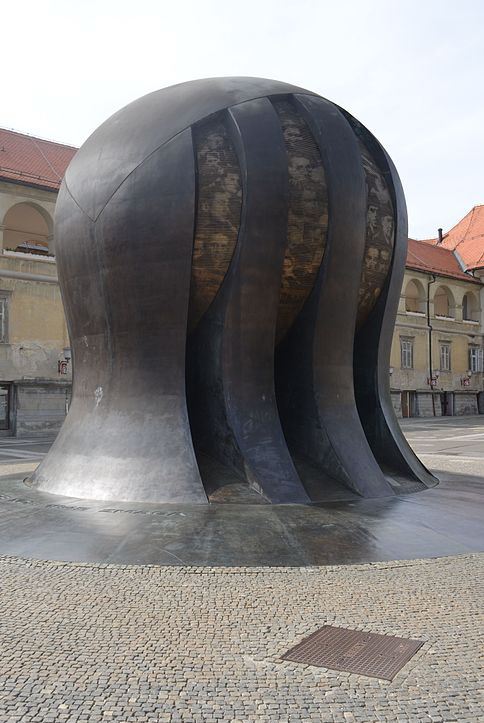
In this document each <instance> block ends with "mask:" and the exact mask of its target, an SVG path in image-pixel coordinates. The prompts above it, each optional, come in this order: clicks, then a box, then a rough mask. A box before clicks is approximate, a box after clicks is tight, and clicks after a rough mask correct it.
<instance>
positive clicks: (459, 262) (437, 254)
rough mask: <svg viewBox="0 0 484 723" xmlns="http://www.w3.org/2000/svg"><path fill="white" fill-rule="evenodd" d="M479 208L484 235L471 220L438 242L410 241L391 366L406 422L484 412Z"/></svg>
mask: <svg viewBox="0 0 484 723" xmlns="http://www.w3.org/2000/svg"><path fill="white" fill-rule="evenodd" d="M476 209H477V212H478V213H477V215H479V216H481V209H482V229H481V228H480V224H477V225H476V224H475V223H474V226H473V227H471V226H470V225H469V223H468V217H466V218H465V219H463V221H461V222H460V223H459V224H457V226H456V227H455V228H454V229H452V231H450V232H449V233H448V234H445V235H444V234H442V232H441V230H440V229H439V232H440V234H439V237H437V238H436V239H429V240H426V241H415V240H413V239H409V248H408V256H407V264H406V270H405V278H404V282H403V286H402V291H401V297H400V304H399V309H398V315H397V322H396V326H395V333H394V337H393V344H392V353H391V361H390V364H391V366H390V374H391V380H390V384H391V388H392V397H393V402H394V407H395V409H396V411H397V414H398V415H400V416H404V417H409V416H440V415H461V414H477V413H478V412H480V413H484V398H483V396H484V395H483V389H484V386H483V378H484V375H483V368H484V367H483V356H484V349H483V338H484V323H483V311H482V310H483V307H484V284H483V281H484V233H483V232H484V206H478V207H476ZM476 209H473V211H472V212H471V214H473V213H474V214H475V212H476ZM475 215H476V214H475ZM468 216H469V215H468ZM474 220H475V221H476V220H477V219H474Z"/></svg>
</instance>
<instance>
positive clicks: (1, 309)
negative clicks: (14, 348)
mask: <svg viewBox="0 0 484 723" xmlns="http://www.w3.org/2000/svg"><path fill="white" fill-rule="evenodd" d="M7 342H8V297H7V296H0V344H6V343H7Z"/></svg>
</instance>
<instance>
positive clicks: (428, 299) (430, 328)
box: [427, 229, 440, 417]
mask: <svg viewBox="0 0 484 723" xmlns="http://www.w3.org/2000/svg"><path fill="white" fill-rule="evenodd" d="M439 231H440V229H439ZM431 276H432V279H431V281H428V282H427V329H428V335H429V384H430V391H431V394H432V411H433V413H434V417H435V397H434V393H433V387H432V324H431V323H430V286H431V284H435V281H436V276H435V274H431Z"/></svg>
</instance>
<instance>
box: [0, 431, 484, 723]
mask: <svg viewBox="0 0 484 723" xmlns="http://www.w3.org/2000/svg"><path fill="white" fill-rule="evenodd" d="M402 426H403V428H404V431H405V433H406V435H407V437H408V438H409V440H410V442H411V444H412V445H413V446H414V448H415V449H416V451H417V453H419V454H420V456H422V459H423V461H424V462H425V463H426V464H427V466H429V467H430V468H431V469H433V470H436V471H437V474H439V476H441V478H445V485H447V489H449V488H450V487H451V485H452V484H453V483H455V484H456V485H459V484H460V483H461V482H462V481H463V480H464V481H465V480H468V479H472V481H473V489H474V494H475V490H476V486H477V487H478V486H479V483H480V480H481V479H482V481H483V482H484V418H482V417H481V418H477V417H475V418H444V419H436V420H410V421H405V422H403V425H402ZM48 446H49V441H48V440H44V441H39V440H35V441H34V440H8V439H3V440H1V442H0V488H2V486H3V484H4V483H6V482H7V481H9V480H10V481H11V478H12V475H16V476H17V477H18V476H19V475H21V474H24V473H25V474H28V472H29V471H30V469H32V468H33V466H34V465H35V464H36V463H37V461H38V460H39V458H40V456H41V455H42V454H44V453H45V452H46V451H47V449H48ZM30 455H32V456H30ZM36 455H37V456H36ZM429 493H430V494H432V493H433V490H430V491H429ZM429 493H427V492H425V493H419V495H420V494H425V495H427V494H429ZM415 497H418V495H416V496H415ZM7 504H8V503H7ZM409 505H410V508H411V509H414V508H415V506H414V505H413V504H412V503H410V502H409ZM25 514H26V515H28V514H32V512H30V513H29V512H28V511H26V512H25ZM421 524H422V525H425V520H424V519H422V520H421ZM472 524H473V525H475V520H474V522H473V523H472ZM473 529H475V528H473ZM388 534H390V535H391V529H390V530H389V532H388ZM451 535H452V530H449V536H451ZM471 537H472V535H471ZM0 552H2V550H0ZM483 561H484V556H483V555H479V554H474V553H473V552H470V553H465V554H459V555H450V556H446V557H433V558H431V559H413V560H407V561H405V560H402V561H398V562H395V561H385V562H371V563H365V564H359V565H329V566H311V565H305V566H292V567H208V566H204V567H193V566H191V567H190V566H178V567H174V566H160V565H140V564H138V565H116V564H110V563H79V562H77V563H76V562H62V561H57V562H56V561H52V560H51V561H47V560H34V559H27V558H26V557H23V556H19V555H15V556H13V555H10V554H3V555H2V556H0V581H1V582H0V609H1V613H2V614H1V616H0V722H1V723H6V722H7V721H11V722H12V723H13V721H22V722H23V721H25V722H27V721H38V722H39V723H40V722H42V723H43V722H44V721H45V722H46V723H50V722H54V721H92V722H93V723H95V722H96V721H103V722H104V721H119V722H121V721H140V722H145V721H150V720H152V721H186V722H187V723H188V722H189V721H192V722H193V723H197V722H201V721H231V722H232V723H236V722H238V721H260V722H261V723H263V722H265V721H271V722H272V721H274V722H283V721H321V722H322V723H332V722H333V721H341V722H342V723H343V722H349V721H370V722H373V721H374V722H376V721H388V722H390V721H392V722H393V721H402V722H403V721H407V722H408V723H413V722H419V721H434V722H437V721H442V722H444V721H445V722H446V723H451V722H454V723H466V722H470V721H472V723H477V721H482V720H484V699H483V695H482V687H483V686H482V683H483V679H482V666H481V665H480V662H479V655H480V653H482V649H483V647H482V643H483V640H482V638H483V634H482V630H483V625H482V623H483V620H482V600H483V592H484V589H483V588H484V584H483V583H484V574H483V572H484V563H483ZM325 624H330V625H336V626H342V627H348V628H352V629H358V630H363V631H369V632H378V633H383V634H387V635H400V636H403V637H409V638H416V639H421V640H423V641H425V643H424V645H423V646H422V647H421V648H420V650H419V651H418V652H417V654H416V655H415V656H414V657H413V658H412V659H411V661H410V662H409V663H407V665H406V666H405V667H404V668H403V669H402V670H401V671H400V672H399V673H398V674H397V676H396V677H395V678H394V680H393V681H392V682H388V681H384V680H379V679H374V678H368V677H365V676H361V675H353V674H349V673H342V672H337V671H332V670H327V669H325V668H317V667H313V666H305V665H301V664H296V663H292V662H287V661H284V662H283V661H281V655H282V654H283V653H284V652H286V651H287V650H288V649H289V648H290V647H292V646H293V645H295V644H296V643H298V642H300V641H301V640H302V639H303V638H304V637H306V636H307V635H309V634H310V633H312V632H313V631H315V630H317V629H318V628H320V627H321V626H323V625H325Z"/></svg>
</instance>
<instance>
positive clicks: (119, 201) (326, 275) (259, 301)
mask: <svg viewBox="0 0 484 723" xmlns="http://www.w3.org/2000/svg"><path fill="white" fill-rule="evenodd" d="M55 223H56V227H55V238H56V249H57V261H58V267H59V277H60V283H61V288H62V294H63V298H64V304H65V309H66V315H67V320H68V326H69V333H70V338H71V343H72V350H73V363H74V389H73V399H72V405H71V408H70V411H69V414H68V416H67V419H66V421H65V423H64V425H63V427H62V430H61V432H60V434H59V436H58V438H57V440H56V442H55V444H54V446H53V447H52V449H51V451H50V453H49V454H48V455H47V457H46V458H45V460H44V461H43V463H42V464H41V465H40V467H39V468H38V470H37V471H36V472H35V473H34V475H33V477H32V483H33V484H34V485H36V486H37V487H39V488H41V489H43V490H47V491H50V492H56V493H61V494H64V495H71V496H77V497H90V498H97V499H117V500H143V501H151V502H194V503H204V502H207V490H209V489H211V488H213V486H214V485H215V486H217V485H223V484H224V481H225V480H226V479H228V478H231V477H233V475H234V473H235V474H236V475H237V476H238V477H239V478H240V479H243V480H245V481H246V482H247V483H248V484H249V485H250V486H251V487H252V488H253V489H255V490H257V491H258V492H259V493H260V495H262V496H263V497H264V498H265V499H266V500H267V501H270V502H273V503H308V502H310V501H319V500H323V499H324V498H325V495H326V490H327V489H329V488H330V487H331V486H332V485H334V482H335V481H337V482H339V483H341V484H343V485H345V486H346V487H348V488H349V489H350V490H353V491H354V492H356V493H358V494H360V495H362V496H367V497H371V496H382V495H392V494H394V492H395V491H413V490H417V489H421V488H423V487H425V486H430V485H433V484H435V482H436V480H435V478H434V477H432V475H431V474H430V473H429V472H428V471H427V470H426V469H425V468H424V467H423V466H422V464H421V463H420V462H419V460H418V459H417V458H416V457H415V455H414V454H413V452H412V451H411V450H410V448H409V447H408V445H407V443H406V441H405V439H404V437H403V436H402V434H401V432H400V429H399V426H398V423H397V421H396V419H395V417H394V413H393V409H392V405H391V401H390V391H389V375H388V368H389V351H390V343H391V338H392V332H393V325H394V321H395V315H396V309H397V303H398V298H399V293H400V287H401V282H402V275H403V270H404V263H405V256H406V238H407V221H406V211H405V202H404V197H403V193H402V189H401V187H400V182H399V179H398V176H397V174H396V171H395V169H394V167H393V164H392V162H391V160H390V159H389V157H388V156H387V154H386V153H385V151H384V149H383V148H382V147H381V146H380V144H379V143H378V141H377V140H376V139H375V138H374V137H373V136H372V135H371V134H370V133H369V132H368V131H367V130H366V128H364V127H363V126H362V125H360V124H359V123H358V121H356V120H355V119H354V118H352V117H351V116H350V115H349V114H348V113H346V112H345V111H344V110H342V109H341V108H338V107H337V106H336V105H334V104H333V103H330V102H329V101H327V100H325V99H323V98H321V97H319V96H318V95H316V94H314V93H311V92H308V91H306V90H303V89H301V88H297V87H294V86H291V85H287V84H285V83H280V82H277V81H271V80H263V79H259V78H217V79H208V80H200V81H194V82H189V83H184V84H182V85H177V86H173V87H171V88H166V89H164V90H160V91H157V92H155V93H151V94H150V95H147V96H145V97H144V98H141V99H139V100H137V101H135V102H134V103H131V104H130V105H128V106H127V107H126V108H124V109H122V110H121V111H119V112H118V113H116V114H115V115H114V116H112V117H111V118H110V119H109V120H107V121H106V122H105V123H104V124H103V125H102V126H100V128H99V129H98V130H97V131H95V133H93V135H92V136H91V137H90V138H89V139H88V140H87V141H86V143H85V144H84V145H83V147H82V148H81V149H80V151H79V152H78V153H77V155H76V157H75V158H74V160H73V161H72V163H71V165H70V166H69V168H68V171H67V174H66V177H65V180H64V182H63V184H62V187H61V191H60V194H59V199H58V202H57V209H56V222H55ZM308 468H309V469H310V470H311V473H310V475H309V477H310V478H311V483H309V482H308V477H307V475H306V476H305V472H304V470H307V469H308ZM200 470H201V471H200Z"/></svg>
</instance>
